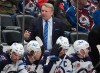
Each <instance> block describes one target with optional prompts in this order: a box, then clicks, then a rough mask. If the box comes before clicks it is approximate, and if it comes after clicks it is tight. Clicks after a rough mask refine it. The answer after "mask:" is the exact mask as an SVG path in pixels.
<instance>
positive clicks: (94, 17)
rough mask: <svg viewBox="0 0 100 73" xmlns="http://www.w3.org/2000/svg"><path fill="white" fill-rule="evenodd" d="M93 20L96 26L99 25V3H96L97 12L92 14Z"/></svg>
mask: <svg viewBox="0 0 100 73" xmlns="http://www.w3.org/2000/svg"><path fill="white" fill-rule="evenodd" d="M93 20H94V23H95V26H96V25H100V2H99V3H98V6H97V10H96V11H95V12H94V13H93Z"/></svg>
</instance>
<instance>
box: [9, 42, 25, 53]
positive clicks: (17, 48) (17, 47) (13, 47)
mask: <svg viewBox="0 0 100 73" xmlns="http://www.w3.org/2000/svg"><path fill="white" fill-rule="evenodd" d="M10 49H11V53H12V52H15V53H18V54H20V55H23V54H24V47H23V45H22V44H19V43H13V44H12V45H11V46H10Z"/></svg>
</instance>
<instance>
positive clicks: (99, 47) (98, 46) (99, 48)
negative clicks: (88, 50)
mask: <svg viewBox="0 0 100 73" xmlns="http://www.w3.org/2000/svg"><path fill="white" fill-rule="evenodd" d="M96 47H97V49H98V51H99V54H100V45H97V46H96Z"/></svg>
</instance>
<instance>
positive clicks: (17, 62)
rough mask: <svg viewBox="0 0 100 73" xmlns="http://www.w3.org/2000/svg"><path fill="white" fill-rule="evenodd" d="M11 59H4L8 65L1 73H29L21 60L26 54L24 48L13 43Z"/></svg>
mask: <svg viewBox="0 0 100 73" xmlns="http://www.w3.org/2000/svg"><path fill="white" fill-rule="evenodd" d="M10 49H11V51H10V54H9V58H6V59H5V58H4V59H5V60H6V61H7V62H8V64H6V65H5V67H4V68H3V70H2V71H1V73H28V72H27V70H26V69H25V64H24V63H23V61H22V60H21V58H22V55H23V54H24V48H23V46H22V45H21V44H19V43H13V44H12V45H11V46H10Z"/></svg>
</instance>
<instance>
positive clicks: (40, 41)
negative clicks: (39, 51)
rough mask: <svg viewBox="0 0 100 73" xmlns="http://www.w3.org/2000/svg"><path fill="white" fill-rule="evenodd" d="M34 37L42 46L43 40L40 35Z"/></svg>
mask: <svg viewBox="0 0 100 73" xmlns="http://www.w3.org/2000/svg"><path fill="white" fill-rule="evenodd" d="M35 39H36V40H37V42H38V43H39V45H40V46H41V47H42V46H43V42H42V40H41V39H40V37H38V36H36V37H35Z"/></svg>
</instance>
